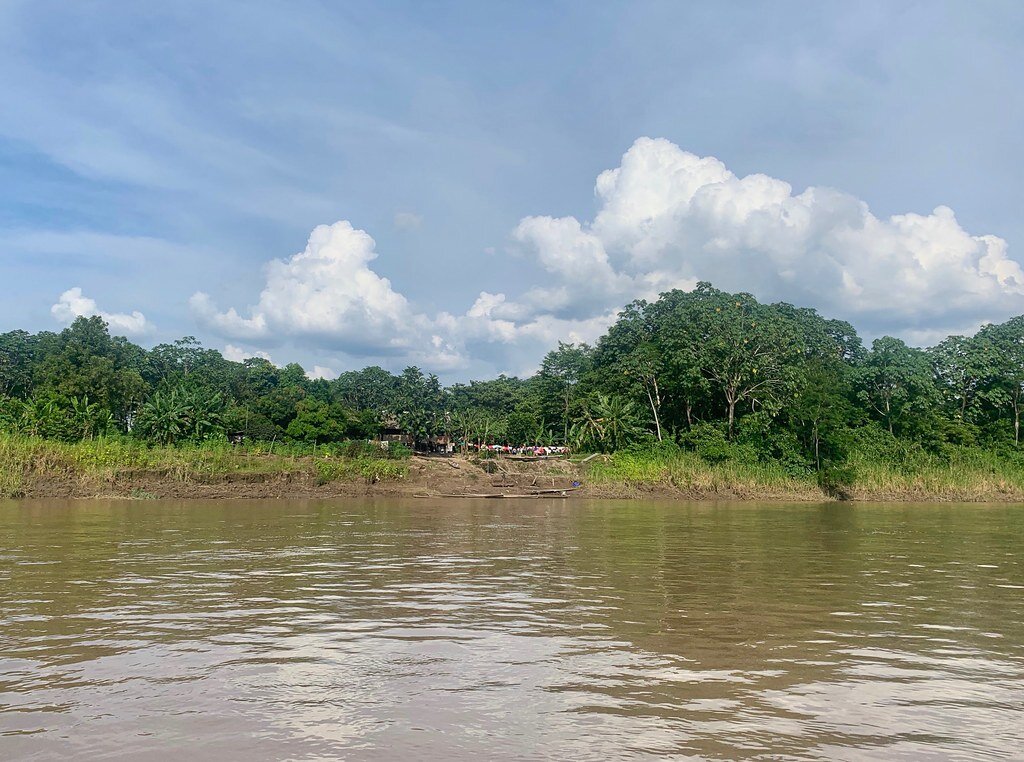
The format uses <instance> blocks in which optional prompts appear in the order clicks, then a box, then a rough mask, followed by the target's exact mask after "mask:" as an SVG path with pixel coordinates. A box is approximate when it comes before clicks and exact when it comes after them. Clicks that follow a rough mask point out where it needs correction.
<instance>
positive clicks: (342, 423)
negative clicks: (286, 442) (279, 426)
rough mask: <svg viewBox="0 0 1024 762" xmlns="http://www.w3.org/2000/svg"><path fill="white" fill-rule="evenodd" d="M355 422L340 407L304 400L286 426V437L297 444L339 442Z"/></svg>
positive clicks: (348, 413)
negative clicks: (297, 442)
mask: <svg viewBox="0 0 1024 762" xmlns="http://www.w3.org/2000/svg"><path fill="white" fill-rule="evenodd" d="M356 422H357V421H356V420H355V418H354V416H352V415H351V413H350V412H349V411H347V410H345V408H343V407H341V405H338V404H334V405H327V404H325V403H323V402H319V401H318V400H313V399H306V400H303V401H302V402H300V403H299V405H298V410H297V413H296V415H295V418H294V420H292V422H291V423H289V424H288V436H289V437H291V438H292V439H294V440H296V441H299V442H306V443H308V444H313V445H318V444H323V443H325V442H340V441H342V440H344V439H346V438H347V436H348V431H349V428H350V427H351V426H352V425H353V424H355V423H356Z"/></svg>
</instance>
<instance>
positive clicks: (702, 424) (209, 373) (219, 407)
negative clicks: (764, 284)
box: [0, 283, 1024, 497]
mask: <svg viewBox="0 0 1024 762" xmlns="http://www.w3.org/2000/svg"><path fill="white" fill-rule="evenodd" d="M1022 409H1024V316H1021V317H1017V318H1013V319H1012V320H1009V321H1007V322H1006V323H1003V324H1001V325H988V326H985V327H984V328H982V329H981V330H980V331H979V332H978V333H977V334H976V335H975V336H972V337H964V336H953V337H950V338H948V339H946V340H944V341H942V342H941V343H939V344H938V345H937V346H935V347H932V348H930V349H916V348H914V347H910V346H907V345H906V344H905V343H904V342H902V341H900V340H899V339H895V338H892V337H882V338H879V339H876V340H875V341H874V342H873V343H872V345H871V347H870V348H866V347H864V346H863V344H862V342H861V340H860V338H859V337H858V336H857V333H856V331H855V330H854V328H853V326H851V325H849V324H848V323H845V322H842V321H838V320H830V319H827V318H824V317H822V316H820V315H818V314H817V313H816V312H815V311H814V310H810V309H804V308H799V307H795V306H793V305H789V304H762V303H760V302H758V301H757V300H756V299H754V298H753V297H752V296H750V295H749V294H742V293H741V294H730V293H726V292H723V291H719V290H718V289H715V288H713V287H712V286H711V285H710V284H707V283H701V284H698V286H697V287H696V288H695V289H694V290H693V291H691V292H683V291H678V290H676V291H670V292H667V293H665V294H662V296H661V297H660V298H659V299H658V300H657V301H654V302H650V303H648V302H644V301H637V302H634V303H632V304H630V305H628V306H627V307H626V308H625V309H624V310H623V311H622V312H621V313H620V314H619V317H618V319H617V321H616V322H615V323H614V324H613V325H612V326H611V327H610V328H609V330H608V332H607V333H606V334H605V335H604V336H603V337H601V339H600V340H599V341H598V342H597V343H596V345H594V346H589V345H586V344H559V345H558V347H557V348H555V349H554V350H552V351H551V352H549V353H548V355H547V356H546V357H545V358H544V360H543V363H542V364H541V368H540V370H539V371H538V372H537V373H536V374H535V375H533V376H532V377H530V378H525V379H520V378H513V377H507V376H499V377H498V378H496V379H493V380H488V381H471V382H469V383H464V384H454V385H452V386H448V387H445V386H443V385H442V384H441V383H440V381H439V380H438V378H437V377H436V376H434V375H430V374H425V373H424V372H423V371H421V370H420V369H419V368H415V367H410V368H406V369H405V370H404V371H403V372H402V373H400V374H392V373H389V372H388V371H386V370H384V369H382V368H379V367H370V368H365V369H363V370H355V371H350V372H347V373H343V374H342V375H341V376H340V377H339V378H337V379H334V380H331V381H328V380H323V379H318V380H312V379H310V378H308V377H307V376H306V374H305V372H304V371H303V369H302V368H301V367H300V366H298V365H296V364H291V365H287V366H285V367H283V368H278V367H275V366H274V365H273V364H271V363H270V362H268V361H267V360H263V359H260V358H250V359H248V360H246V361H244V362H231V361H228V360H226V359H225V358H224V357H223V356H222V355H221V354H220V353H219V352H217V351H215V350H212V349H205V348H203V347H202V346H200V345H199V343H198V342H197V341H196V340H195V339H193V338H190V337H186V338H184V339H181V340H179V341H176V342H174V343H171V344H161V345H158V346H156V347H153V348H152V349H145V348H143V347H140V346H137V345H135V344H133V343H131V342H129V341H127V340H126V339H124V338H120V337H112V336H110V334H109V332H108V330H107V326H106V325H105V324H104V323H103V321H102V320H101V319H100V318H98V317H93V318H88V319H87V318H79V319H78V320H76V321H75V322H74V323H73V324H72V325H71V326H70V327H68V328H67V329H65V330H64V331H61V332H60V333H49V332H42V333H38V334H29V333H26V332H25V331H12V332H9V333H5V334H0V433H2V439H0V455H2V456H3V463H2V464H0V494H15V493H16V492H17V491H18V484H20V483H21V480H22V479H23V478H24V475H25V474H26V473H41V472H50V471H60V469H62V468H64V469H66V470H67V469H70V470H74V471H75V472H81V473H89V474H94V475H100V476H102V475H109V474H111V473H115V472H117V473H121V472H124V471H126V470H132V469H134V470H162V471H164V472H166V473H167V474H173V475H177V477H180V478H182V479H187V478H193V477H194V476H195V475H202V474H213V473H227V472H231V471H232V470H234V471H243V472H244V471H246V470H247V469H248V470H252V471H254V472H273V471H275V470H280V471H282V472H287V471H289V469H306V471H305V472H307V473H311V474H315V476H316V478H317V479H318V480H322V481H327V480H334V479H346V480H366V481H371V482H372V481H376V480H389V479H396V478H401V477H402V476H403V475H404V468H405V466H404V465H403V464H402V461H401V457H397V458H396V457H386V456H384V454H383V453H382V451H381V449H380V448H379V447H378V446H377V445H367V444H366V443H367V442H368V441H370V440H374V439H376V438H377V437H378V436H379V435H380V434H381V433H382V431H383V430H384V429H385V428H391V429H394V428H397V429H400V430H403V431H404V432H406V433H407V434H408V435H409V436H410V437H411V438H412V439H413V440H415V442H416V443H417V444H425V443H429V442H431V441H433V440H434V438H436V437H448V438H450V439H451V440H453V441H455V442H456V443H457V444H458V445H459V446H461V447H463V448H466V449H471V448H475V447H477V446H479V445H483V444H495V443H497V444H508V445H512V446H524V445H560V444H565V445H568V446H569V447H570V448H572V450H573V451H574V452H576V453H578V454H582V453H588V452H593V453H602V454H604V455H606V456H608V457H606V458H599V459H597V460H594V461H592V462H590V463H588V466H587V467H588V468H589V469H590V470H589V472H588V474H589V476H588V478H591V479H592V480H593V481H596V482H603V483H612V482H615V481H618V482H619V483H621V484H623V485H641V484H661V485H670V486H675V487H678V488H680V489H694V490H705V489H707V490H708V491H714V490H716V489H717V490H719V491H724V490H732V491H739V492H742V491H743V490H746V489H753V486H751V485H759V486H760V488H761V489H764V490H769V491H770V490H773V489H775V488H776V487H779V486H780V485H782V484H787V485H789V486H788V489H790V490H791V491H792V490H794V489H795V490H798V491H799V490H803V489H805V488H807V489H824V490H825V491H826V492H828V493H830V494H834V495H846V494H851V495H859V494H866V493H871V494H887V493H891V494H893V495H918V494H919V495H922V496H924V495H928V494H936V495H943V496H950V497H954V496H956V497H971V496H975V495H986V496H998V495H1017V494H1018V493H1020V491H1021V490H1022V484H1024V478H1022V474H1024V453H1022V449H1021V431H1020V429H1021V415H1022ZM367 447H370V448H371V450H366V449H365V448H367ZM393 454H396V455H402V454H407V452H406V453H401V452H397V453H393Z"/></svg>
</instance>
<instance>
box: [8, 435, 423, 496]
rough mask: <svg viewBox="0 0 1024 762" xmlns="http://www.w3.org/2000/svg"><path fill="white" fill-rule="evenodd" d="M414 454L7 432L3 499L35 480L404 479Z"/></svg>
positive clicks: (354, 446) (362, 446)
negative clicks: (72, 438)
mask: <svg viewBox="0 0 1024 762" xmlns="http://www.w3.org/2000/svg"><path fill="white" fill-rule="evenodd" d="M407 458H408V451H402V450H397V451H395V452H391V453H383V452H381V451H380V450H379V449H377V448H375V447H373V446H372V445H367V444H366V443H362V442H351V443H342V444H339V445H333V446H321V447H315V448H314V447H311V446H302V445H288V446H282V445H280V444H277V445H276V446H274V445H271V444H268V443H259V444H256V445H254V446H246V447H243V446H238V445H232V444H230V443H228V442H227V441H224V440H219V441H218V440H214V441H210V442H203V443H199V444H185V445H179V446H174V447H159V446H150V445H147V444H145V443H144V442H140V441H138V440H134V439H130V438H127V437H118V438H103V437H100V438H97V439H91V440H85V441H81V442H59V441H55V440H47V439H39V438H34V437H23V436H17V435H10V434H0V497H18V496H20V495H21V494H23V492H24V488H25V485H26V483H27V482H28V481H29V480H33V479H48V478H50V479H69V480H73V479H80V480H88V481H90V482H95V483H97V484H100V483H109V482H113V481H116V480H117V479H119V478H131V477H133V476H139V475H146V476H153V477H159V478H167V479H171V480H175V481H180V482H188V481H201V480H203V479H207V478H210V477H217V476H224V475H227V474H261V475H266V476H268V477H271V476H273V475H277V474H306V475H310V476H312V477H314V478H315V479H316V480H317V481H318V482H319V483H321V484H325V483H328V482H333V481H347V482H354V481H360V480H362V481H366V482H367V483H376V482H381V481H392V480H397V479H402V478H404V477H405V476H406V475H407V473H408V466H407V464H406V460H407Z"/></svg>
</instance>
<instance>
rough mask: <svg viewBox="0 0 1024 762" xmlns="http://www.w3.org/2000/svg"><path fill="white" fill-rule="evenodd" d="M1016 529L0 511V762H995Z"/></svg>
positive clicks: (738, 520)
mask: <svg viewBox="0 0 1024 762" xmlns="http://www.w3.org/2000/svg"><path fill="white" fill-rule="evenodd" d="M1022 538H1024V508H1022V507H1015V506H1006V507H1004V506H920V505H918V506H856V507H850V506H841V505H821V506H817V505H801V506H778V505H762V506H758V505H750V504H743V505H735V504H730V505H724V504H722V505H698V504H685V503H682V504H645V503H619V502H593V503H588V502H584V501H572V500H570V501H552V502H550V503H548V502H545V501H522V502H501V503H498V502H487V501H482V502H473V501H455V502H454V503H452V504H444V503H433V502H431V501H411V502H409V501H406V502H395V501H365V502H357V501H335V502H305V501H294V502H292V501H272V502H269V501H268V502H253V503H248V502H247V503H236V502H232V503H224V502H211V503H197V502H196V503H165V502H144V503H124V502H115V503H103V502H80V503H64V502H52V501H51V502H24V503H14V502H9V503H0V758H3V759H47V760H48V759H56V758H59V757H60V756H64V757H72V756H73V757H76V758H82V759H110V758H118V759H140V758H145V759H163V758H167V759H170V758H173V757H178V758H180V757H181V755H182V753H183V752H186V753H188V754H189V755H190V758H191V759H192V760H199V759H229V758H230V759H246V760H252V761H255V760H262V759H285V758H290V759H291V758H296V759H337V758H339V757H348V758H359V759H395V758H403V757H404V758H437V759H479V758H485V757H486V758H496V757H504V758H517V759H522V758H545V757H548V758H559V759H595V760H599V759H600V760H603V759H609V758H615V757H624V756H633V757H637V758H643V757H658V756H672V757H686V756H693V757H696V758H711V759H758V758H761V759H781V758H790V759H811V758H829V759H882V758H884V759H922V758H942V759H945V758H962V759H968V758H976V759H993V758H1012V757H1015V756H1016V757H1017V758H1020V756H1019V755H1020V754H1021V750H1022V749H1024V563H1022V561H1021V560H1020V558H1019V554H1020V547H1021V540H1022Z"/></svg>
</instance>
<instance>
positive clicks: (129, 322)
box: [50, 286, 153, 336]
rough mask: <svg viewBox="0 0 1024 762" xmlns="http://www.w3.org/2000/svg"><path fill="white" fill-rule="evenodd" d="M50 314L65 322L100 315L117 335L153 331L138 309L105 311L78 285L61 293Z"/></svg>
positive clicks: (141, 333) (140, 333) (151, 325)
mask: <svg viewBox="0 0 1024 762" xmlns="http://www.w3.org/2000/svg"><path fill="white" fill-rule="evenodd" d="M50 314H51V315H53V316H54V317H55V318H56V319H57V320H58V321H60V322H61V323H64V324H69V323H71V322H72V321H74V319H75V318H77V317H92V316H93V315H99V316H100V317H101V318H103V320H105V321H106V322H107V324H108V325H109V326H110V332H111V333H113V334H117V335H120V334H124V335H126V336H143V335H145V334H148V333H151V332H152V331H153V324H152V323H150V322H149V321H148V320H147V319H146V316H145V315H143V314H142V313H141V312H139V311H138V310H133V311H132V312H130V313H125V312H104V311H103V310H101V309H100V308H99V306H98V305H97V304H96V300H95V299H90V298H89V297H88V296H85V295H84V294H83V293H82V289H81V288H79V287H78V286H75V287H74V288H69V289H68V290H67V291H65V292H64V293H63V294H61V295H60V298H59V299H58V300H57V303H56V304H54V305H53V306H52V307H50Z"/></svg>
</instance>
